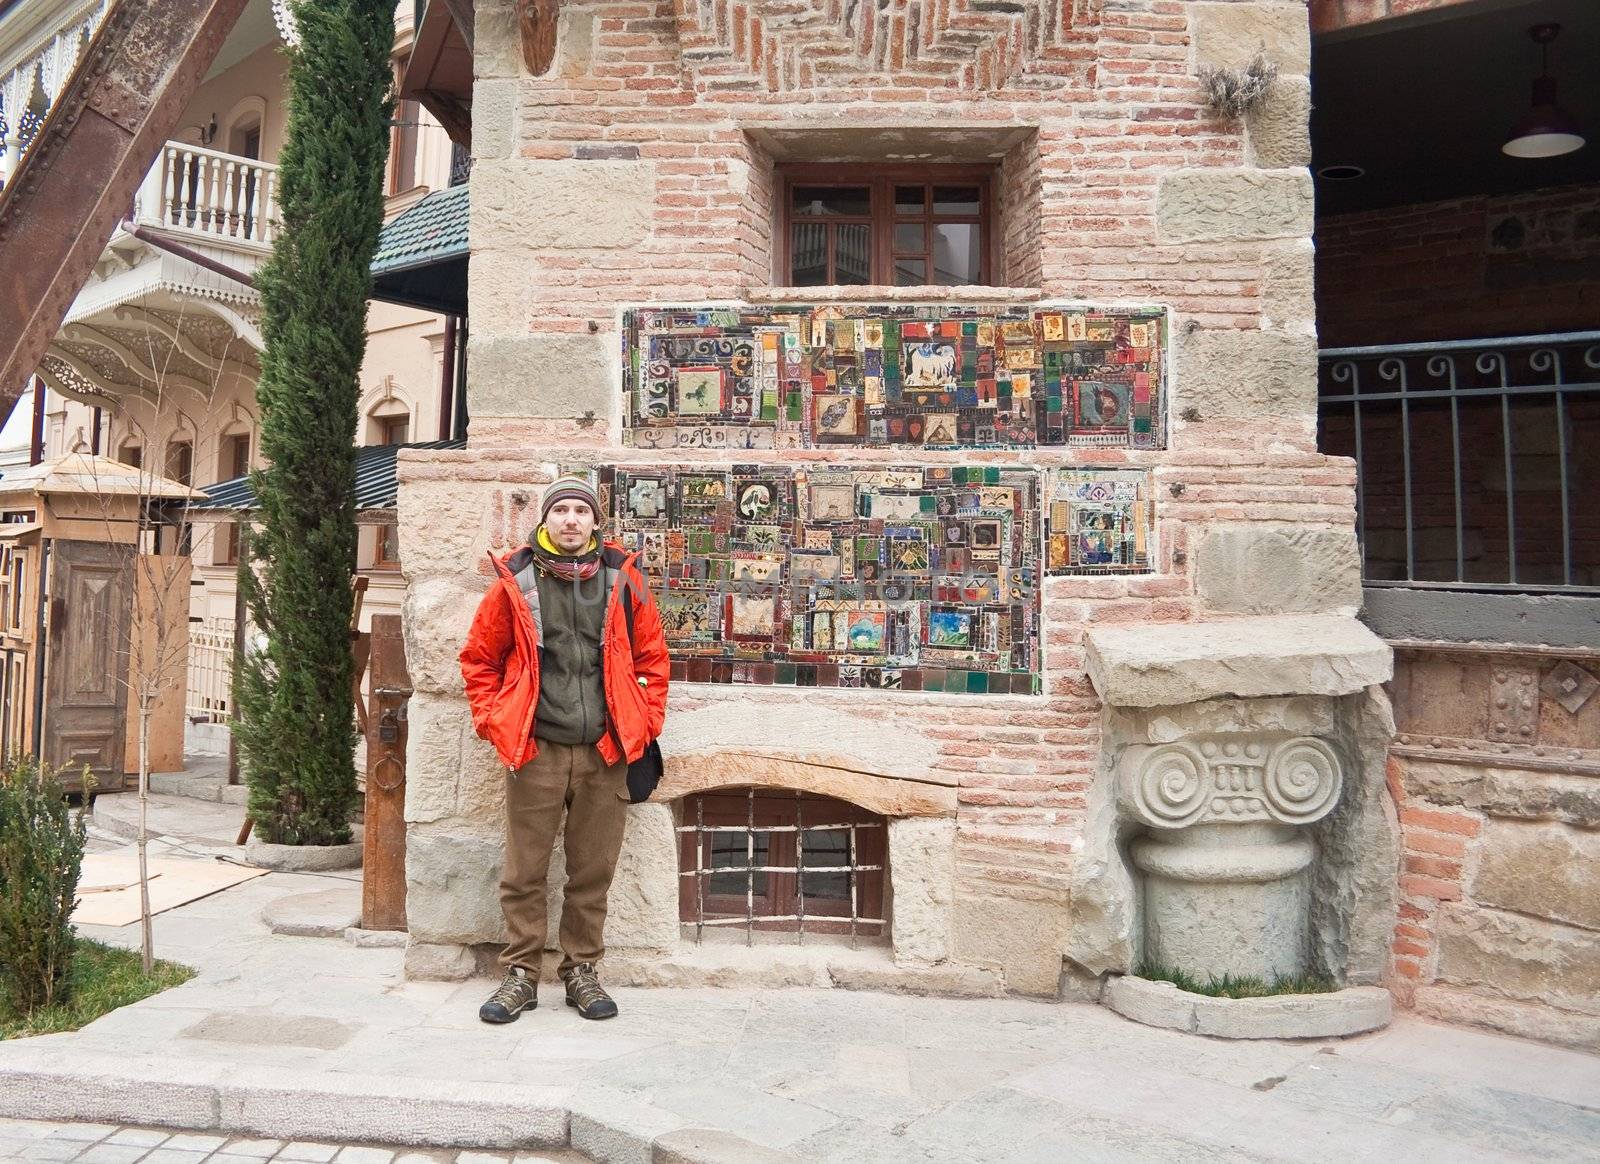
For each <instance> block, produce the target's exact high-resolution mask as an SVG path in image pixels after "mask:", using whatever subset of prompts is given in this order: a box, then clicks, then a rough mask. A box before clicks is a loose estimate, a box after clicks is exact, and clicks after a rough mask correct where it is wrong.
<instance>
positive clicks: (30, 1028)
mask: <svg viewBox="0 0 1600 1164" xmlns="http://www.w3.org/2000/svg"><path fill="white" fill-rule="evenodd" d="M193 977H194V971H193V970H191V969H189V967H187V966H180V965H178V964H177V963H176V962H163V961H160V960H159V959H158V960H157V961H156V964H155V969H154V971H153V972H152V973H151V975H150V977H148V978H146V977H145V976H144V969H143V965H142V959H141V958H140V956H139V952H138V951H137V950H123V949H119V948H117V947H115V946H108V945H106V944H105V943H103V942H96V941H91V940H90V939H88V938H79V939H78V940H77V942H76V943H75V944H74V948H73V953H72V968H71V969H70V970H69V971H68V972H67V982H68V993H67V998H68V1000H69V1001H67V1002H66V1003H63V1004H61V1005H58V1006H46V1007H40V1008H39V1009H38V1010H36V1011H34V1012H33V1013H32V1014H30V1015H20V1014H17V1013H16V1012H15V1011H13V1010H12V1009H11V1008H10V1007H9V1006H8V1005H7V1004H6V1003H4V1002H0V1039H19V1038H24V1037H26V1036H28V1035H52V1034H55V1033H57V1032H59V1031H75V1030H77V1029H78V1028H79V1027H81V1026H86V1025H87V1024H89V1023H92V1022H93V1021H94V1020H95V1019H97V1018H99V1017H100V1016H101V1015H103V1014H108V1013H110V1012H111V1011H114V1010H116V1009H117V1008H118V1007H119V1006H127V1005H128V1004H129V1003H131V1002H138V1001H139V1000H140V999H142V998H149V997H150V996H151V995H152V994H159V993H160V992H161V991H163V990H166V989H167V988H168V987H172V986H180V985H182V984H183V983H185V982H187V981H189V979H191V978H193Z"/></svg>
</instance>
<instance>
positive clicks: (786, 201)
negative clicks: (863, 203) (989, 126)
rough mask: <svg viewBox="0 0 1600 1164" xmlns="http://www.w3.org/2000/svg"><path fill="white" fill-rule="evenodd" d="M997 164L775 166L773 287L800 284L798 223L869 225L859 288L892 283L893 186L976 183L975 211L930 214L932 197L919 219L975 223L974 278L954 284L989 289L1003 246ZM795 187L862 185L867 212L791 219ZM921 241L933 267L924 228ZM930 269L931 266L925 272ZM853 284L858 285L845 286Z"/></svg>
mask: <svg viewBox="0 0 1600 1164" xmlns="http://www.w3.org/2000/svg"><path fill="white" fill-rule="evenodd" d="M999 174H1000V170H999V166H997V165H974V164H946V163H929V164H928V165H906V166H875V165H868V164H860V163H818V162H804V163H789V164H782V165H779V166H777V167H776V168H775V176H776V177H777V179H778V180H777V183H776V185H777V193H778V198H779V199H780V201H779V204H778V215H777V220H778V245H777V247H776V248H775V249H776V250H777V252H778V275H779V280H778V285H779V286H781V287H795V286H799V284H796V283H794V282H793V279H794V269H793V262H794V256H793V242H794V231H793V225H794V223H795V222H796V221H800V222H826V223H835V224H842V223H857V224H859V223H866V224H868V225H869V227H870V228H871V247H870V249H871V259H870V268H871V270H870V275H869V281H868V283H867V284H860V285H861V286H868V285H870V286H885V287H892V286H895V285H896V284H895V282H894V260H895V254H894V227H895V223H896V221H898V220H902V219H901V216H899V215H897V214H896V213H895V204H894V188H895V187H896V186H910V185H920V186H977V187H978V192H979V206H978V213H977V214H976V215H959V214H938V215H936V214H934V213H933V204H932V200H931V196H930V198H929V200H928V201H927V202H926V203H925V209H924V211H923V214H922V215H921V219H922V221H923V223H924V224H925V227H926V224H931V223H934V222H939V223H944V222H950V223H963V222H967V223H976V224H977V225H978V226H979V227H980V228H981V231H980V240H981V245H980V255H979V261H978V282H976V283H968V284H958V285H959V286H972V287H992V286H995V285H996V282H995V280H996V277H997V276H998V274H999V271H1000V255H1001V247H1002V244H1003V235H1002V233H1001V229H1000V214H999ZM796 186H865V187H867V188H868V189H869V190H870V192H871V194H870V202H869V207H870V209H869V212H868V213H867V215H865V216H861V215H830V216H828V217H826V218H817V219H811V218H807V217H805V216H800V217H798V218H797V217H796V215H795V214H794V211H793V207H794V188H795V187H796ZM911 220H912V216H910V215H906V216H904V219H903V221H908V222H909V221H911ZM924 237H925V240H927V243H926V245H928V247H929V249H928V250H926V251H925V252H924V254H925V257H926V261H927V262H928V265H929V267H930V268H931V267H932V250H931V235H930V234H928V233H927V230H926V229H925V233H924ZM828 268H829V270H828V274H829V277H830V278H832V276H833V273H834V272H833V252H832V247H831V245H830V247H829V253H828ZM929 273H931V270H930V272H929ZM822 285H823V286H839V285H840V284H837V283H829V284H822ZM847 285H849V286H856V285H857V284H847ZM949 285H950V284H942V283H921V284H908V286H923V287H942V286H949Z"/></svg>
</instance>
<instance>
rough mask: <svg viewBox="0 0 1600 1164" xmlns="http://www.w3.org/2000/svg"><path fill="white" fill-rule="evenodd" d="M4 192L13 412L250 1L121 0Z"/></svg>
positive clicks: (1, 304) (2, 258)
mask: <svg viewBox="0 0 1600 1164" xmlns="http://www.w3.org/2000/svg"><path fill="white" fill-rule="evenodd" d="M113 2H114V7H113V8H112V9H111V11H110V12H108V13H107V14H106V18H105V20H104V21H103V22H102V23H101V25H100V28H99V30H98V31H97V32H96V33H95V36H94V39H93V41H91V42H90V44H89V47H88V49H87V50H86V51H85V52H84V54H83V58H82V59H81V60H80V61H79V62H78V67H77V69H76V70H74V72H73V74H72V77H71V78H70V79H69V80H68V81H67V83H66V85H65V86H64V87H63V88H62V90H61V94H60V96H59V97H58V98H57V99H56V101H55V104H54V105H52V106H51V109H50V112H49V115H48V116H47V117H46V118H45V121H44V124H43V125H41V126H40V127H39V131H38V134H37V136H36V137H35V139H34V142H33V145H32V147H31V148H30V149H29V150H28V152H27V153H26V154H25V155H24V156H23V158H22V160H21V164H20V165H19V166H18V167H17V169H16V171H15V172H14V173H13V174H12V176H11V180H10V181H9V182H8V183H7V184H6V186H5V189H4V190H0V416H4V415H7V414H9V413H10V411H11V408H12V405H14V404H15V403H16V399H17V397H18V396H19V395H21V393H22V388H23V385H24V383H25V382H26V380H27V377H29V376H30V375H32V374H33V372H34V369H35V368H36V367H37V366H38V363H39V360H40V359H41V358H42V357H43V355H44V352H45V348H46V347H47V346H48V345H49V343H50V340H51V339H52V338H53V337H54V335H55V334H56V331H57V330H58V329H59V328H60V327H61V321H62V320H63V319H64V318H66V314H67V310H68V309H69V308H70V307H71V305H72V301H73V300H74V299H75V298H77V295H78V292H79V291H80V290H81V289H82V288H83V285H84V283H85V281H87V279H88V278H89V274H90V272H91V271H92V270H93V269H94V265H95V263H96V262H98V261H99V259H100V255H101V253H102V252H103V251H104V250H105V246H106V243H107V242H108V241H109V240H110V238H111V234H112V231H113V230H114V229H115V228H116V225H117V223H118V221H120V220H121V218H122V216H123V214H125V213H126V211H127V208H128V206H129V205H130V204H131V203H132V201H133V195H134V191H135V190H137V189H138V187H139V183H140V182H141V181H142V180H143V179H144V175H145V172H146V171H147V170H149V168H150V166H151V165H152V164H153V163H154V162H155V160H156V157H157V156H158V155H159V153H160V151H161V146H162V143H164V142H165V141H166V140H167V138H168V137H169V136H170V135H171V134H172V132H173V130H174V129H175V128H177V124H178V119H179V118H180V117H181V116H182V114H183V110H184V107H185V106H187V105H188V103H189V99H190V98H191V97H193V96H194V92H195V90H196V89H197V88H198V87H199V85H200V82H201V80H202V79H203V78H204V77H205V75H206V73H207V71H208V70H209V69H210V68H211V62H212V61H213V60H214V59H215V58H216V55H217V51H218V50H219V49H220V48H221V47H222V42H223V40H225V39H226V38H227V35H228V33H229V31H231V30H232V28H233V26H234V24H235V23H236V22H237V21H238V19H239V14H240V13H241V12H242V11H243V10H244V7H245V5H246V3H247V2H248V0H162V2H161V3H159V4H151V3H148V2H147V0H113Z"/></svg>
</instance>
